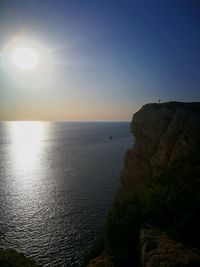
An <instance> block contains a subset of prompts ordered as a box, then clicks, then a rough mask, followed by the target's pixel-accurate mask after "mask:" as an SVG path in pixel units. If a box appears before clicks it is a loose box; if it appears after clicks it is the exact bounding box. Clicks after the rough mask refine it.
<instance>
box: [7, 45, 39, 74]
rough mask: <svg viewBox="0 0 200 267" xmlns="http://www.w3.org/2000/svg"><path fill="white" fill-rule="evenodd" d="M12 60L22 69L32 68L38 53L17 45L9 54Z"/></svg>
mask: <svg viewBox="0 0 200 267" xmlns="http://www.w3.org/2000/svg"><path fill="white" fill-rule="evenodd" d="M11 59H12V62H13V63H14V64H15V66H16V67H18V68H19V69H22V70H25V71H26V70H33V69H35V68H36V67H37V65H38V61H39V55H38V53H37V52H36V51H35V50H34V49H32V48H29V47H18V48H16V49H15V50H14V51H13V53H12V55H11Z"/></svg>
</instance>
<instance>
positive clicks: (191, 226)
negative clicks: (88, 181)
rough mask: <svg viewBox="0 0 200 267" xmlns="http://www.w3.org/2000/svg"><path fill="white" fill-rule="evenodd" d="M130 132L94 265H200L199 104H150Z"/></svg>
mask: <svg viewBox="0 0 200 267" xmlns="http://www.w3.org/2000/svg"><path fill="white" fill-rule="evenodd" d="M131 131H132V133H133V135H134V137H135V142H134V145H133V148H132V149H129V150H128V151H127V153H126V155H125V159H124V168H123V170H122V174H121V185H120V188H119V189H118V192H117V193H116V197H115V200H114V203H113V206H112V208H111V210H110V212H109V214H108V216H107V219H106V223H105V233H104V241H105V247H104V251H103V253H102V254H101V255H100V256H99V257H98V258H96V259H93V260H92V261H90V264H89V266H90V267H91V266H102V267H103V266H107V267H109V266H116V267H123V266H126V267H128V266H139V265H140V266H152V267H153V266H166V267H167V266H200V253H199V249H200V228H199V225H200V194H199V192H200V103H197V102H195V103H181V102H167V103H162V104H147V105H145V106H143V107H142V108H141V109H140V110H139V111H138V112H137V113H135V114H134V115H133V119H132V122H131ZM147 225H148V227H147ZM149 229H150V230H149Z"/></svg>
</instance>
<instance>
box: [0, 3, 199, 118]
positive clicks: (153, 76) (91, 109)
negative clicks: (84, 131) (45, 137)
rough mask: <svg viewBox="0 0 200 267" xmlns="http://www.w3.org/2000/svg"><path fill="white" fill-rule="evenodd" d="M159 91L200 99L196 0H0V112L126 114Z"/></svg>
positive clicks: (69, 115)
mask: <svg viewBox="0 0 200 267" xmlns="http://www.w3.org/2000/svg"><path fill="white" fill-rule="evenodd" d="M22 46H23V47H27V48H28V49H29V48H31V49H33V52H35V53H36V54H37V56H38V63H37V66H36V67H34V69H30V70H23V69H20V68H19V66H16V65H14V63H15V62H14V63H13V62H12V61H15V58H14V60H11V59H13V57H14V56H13V55H14V53H15V52H16V51H18V50H19V49H18V48H19V47H22ZM16 49H18V50H16ZM18 52H19V51H18ZM19 60H20V59H19ZM158 99H161V100H162V101H169V100H175V101H199V100H200V1H198V0H167V1H164V0H163V1H162V0H157V1H156V0H152V1H150V0H146V1H144V0H132V1H128V0H120V1H117V0H91V1H88V0H56V1H55V0H34V1H31V0H24V1H23V0H15V1H14V0H9V1H8V0H3V1H0V120H120V121H121V120H128V121H129V120H131V117H132V114H133V113H134V112H135V111H137V109H138V108H140V107H141V105H143V104H145V103H147V102H158Z"/></svg>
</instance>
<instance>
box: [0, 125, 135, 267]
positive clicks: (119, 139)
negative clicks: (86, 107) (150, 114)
mask: <svg viewBox="0 0 200 267" xmlns="http://www.w3.org/2000/svg"><path fill="white" fill-rule="evenodd" d="M110 136H113V139H110V138H109V137H110ZM132 143H133V138H132V136H131V134H130V130H129V123H127V122H122V123H121V122H120V123H119V122H117V123H116V122H106V123H105V122H98V123H97V122H96V123H95V122H56V123H48V122H2V123H0V202H1V205H0V247H3V248H8V247H11V248H14V249H17V250H18V251H20V252H23V253H24V254H25V255H27V256H29V257H30V258H32V259H34V260H35V261H36V262H37V263H38V264H40V265H41V266H52V267H59V266H67V267H72V266H77V267H78V266H81V263H82V260H83V258H84V255H85V254H86V253H87V251H88V250H89V249H90V247H91V245H92V243H93V241H94V240H95V238H96V237H97V235H98V233H99V232H100V231H101V229H102V226H103V221H104V219H105V216H106V214H107V212H108V209H109V207H110V205H111V203H112V200H113V197H114V193H115V191H116V188H117V187H118V185H119V180H120V170H121V169H122V166H123V157H124V153H125V151H126V150H127V149H128V148H129V147H131V146H132Z"/></svg>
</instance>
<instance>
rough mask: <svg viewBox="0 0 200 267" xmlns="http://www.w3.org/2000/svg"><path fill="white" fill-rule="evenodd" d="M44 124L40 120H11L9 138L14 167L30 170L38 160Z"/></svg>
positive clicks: (44, 128) (43, 134)
mask: <svg viewBox="0 0 200 267" xmlns="http://www.w3.org/2000/svg"><path fill="white" fill-rule="evenodd" d="M45 130H46V126H45V124H44V123H42V122H32V121H26V122H24V121H23V122H21V121H20V122H12V123H11V131H10V133H11V139H12V143H13V148H14V155H15V163H16V167H18V168H20V169H22V170H30V168H33V167H34V166H35V164H36V163H37V162H38V157H39V155H40V152H41V148H42V144H43V139H44V136H45Z"/></svg>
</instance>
